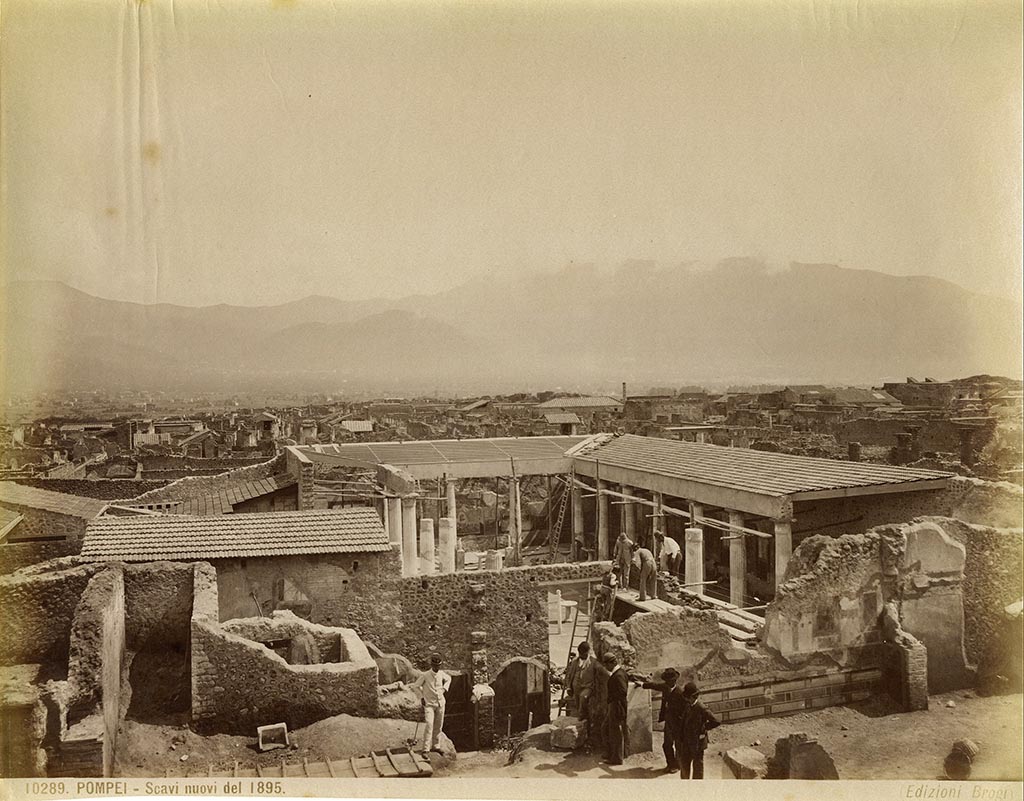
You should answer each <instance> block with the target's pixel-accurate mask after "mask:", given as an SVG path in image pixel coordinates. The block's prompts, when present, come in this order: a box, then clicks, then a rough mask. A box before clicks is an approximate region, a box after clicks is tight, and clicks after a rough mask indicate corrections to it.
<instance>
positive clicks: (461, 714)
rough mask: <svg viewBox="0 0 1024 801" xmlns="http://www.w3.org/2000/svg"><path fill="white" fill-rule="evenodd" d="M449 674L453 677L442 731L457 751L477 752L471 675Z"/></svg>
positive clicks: (451, 672) (461, 673) (460, 672)
mask: <svg viewBox="0 0 1024 801" xmlns="http://www.w3.org/2000/svg"><path fill="white" fill-rule="evenodd" d="M447 672H448V675H449V676H451V677H452V683H451V686H449V687H448V692H447V693H446V694H445V700H444V726H443V727H442V731H444V733H445V734H446V735H448V739H449V740H451V741H452V744H453V745H454V746H455V750H456V751H475V750H476V748H477V743H476V720H475V718H474V712H475V708H474V707H473V704H472V702H471V700H470V693H471V692H472V689H473V688H472V687H471V686H470V683H469V674H467V673H463V672H462V671H454V670H449V671H447Z"/></svg>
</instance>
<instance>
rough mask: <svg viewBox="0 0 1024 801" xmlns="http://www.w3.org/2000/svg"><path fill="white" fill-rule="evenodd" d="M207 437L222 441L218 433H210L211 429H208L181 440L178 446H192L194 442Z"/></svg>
mask: <svg viewBox="0 0 1024 801" xmlns="http://www.w3.org/2000/svg"><path fill="white" fill-rule="evenodd" d="M207 437H213V438H214V439H217V440H220V437H219V436H218V435H217V432H216V431H210V429H208V428H206V429H203V430H202V431H197V432H196V433H195V434H189V435H188V436H187V437H185V439H183V440H181V442H179V443H178V445H191V444H192V443H193V442H199V441H201V440H204V439H206V438H207Z"/></svg>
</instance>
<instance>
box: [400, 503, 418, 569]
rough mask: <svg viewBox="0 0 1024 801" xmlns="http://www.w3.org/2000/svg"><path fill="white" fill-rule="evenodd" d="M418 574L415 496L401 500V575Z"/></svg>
mask: <svg viewBox="0 0 1024 801" xmlns="http://www.w3.org/2000/svg"><path fill="white" fill-rule="evenodd" d="M418 573H419V549H418V548H417V547H416V496H415V495H406V496H405V497H403V498H402V575H403V576H415V575H417V574H418Z"/></svg>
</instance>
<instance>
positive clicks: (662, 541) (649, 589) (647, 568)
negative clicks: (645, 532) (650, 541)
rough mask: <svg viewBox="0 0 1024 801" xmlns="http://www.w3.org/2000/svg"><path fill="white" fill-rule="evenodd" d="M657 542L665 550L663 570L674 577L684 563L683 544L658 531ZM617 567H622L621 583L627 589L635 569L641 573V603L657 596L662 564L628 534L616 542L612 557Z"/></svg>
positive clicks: (620, 535) (620, 573)
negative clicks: (631, 573)
mask: <svg viewBox="0 0 1024 801" xmlns="http://www.w3.org/2000/svg"><path fill="white" fill-rule="evenodd" d="M654 540H655V542H657V543H658V546H659V550H660V551H661V569H662V570H664V571H666V572H668V573H671V574H673V575H675V574H677V573H678V572H679V566H680V564H681V563H682V560H683V553H682V549H681V548H680V547H679V543H678V542H676V541H675V540H674V539H672V538H671V537H666V536H665V534H664V532H662V531H655V532H654ZM612 559H613V561H614V563H615V566H616V567H618V568H619V571H618V572H619V582H620V583H621V585H622V586H623V587H629V575H630V572H631V570H632V568H633V567H637V568H639V570H640V581H639V582H638V584H639V589H640V600H641V601H646V600H647V596H648V595H651V596H655V597H656V596H657V587H656V584H655V582H656V581H657V574H658V562H657V561H656V560H655V558H654V554H653V553H652V552H651V549H650V548H647V547H646V546H643V545H639V544H638V543H636V542H633V540H631V539H630V538H629V537H627V536H626V534H625V532H623V533H621V534H619V538H618V539H617V540H616V541H615V549H614V552H613V554H612Z"/></svg>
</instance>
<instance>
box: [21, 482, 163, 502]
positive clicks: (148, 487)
mask: <svg viewBox="0 0 1024 801" xmlns="http://www.w3.org/2000/svg"><path fill="white" fill-rule="evenodd" d="M17 483H18V484H24V485H25V486H28V487H36V488H37V489H45V490H50V491H51V492H63V493H66V494H68V495H79V496H82V497H85V498H96V499H98V500H101V501H115V500H127V499H129V498H134V497H136V496H137V495H141V494H142V493H144V492H151V491H153V490H157V489H160V487H162V486H164V485H165V484H166V483H167V482H166V481H136V480H134V479H130V478H106V479H101V480H99V481H90V480H88V479H84V478H81V479H73V478H19V479H17Z"/></svg>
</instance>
